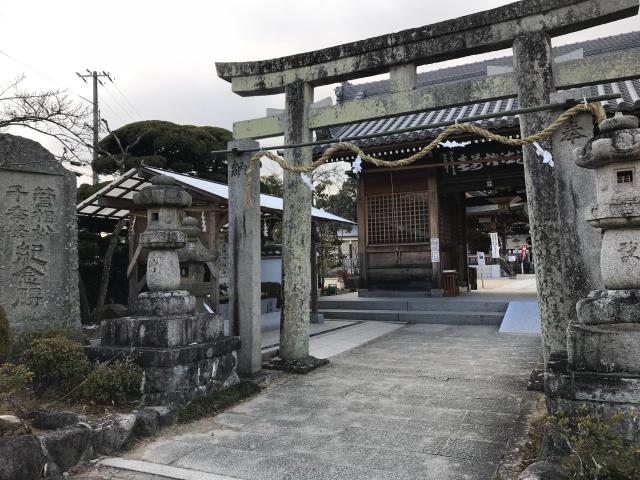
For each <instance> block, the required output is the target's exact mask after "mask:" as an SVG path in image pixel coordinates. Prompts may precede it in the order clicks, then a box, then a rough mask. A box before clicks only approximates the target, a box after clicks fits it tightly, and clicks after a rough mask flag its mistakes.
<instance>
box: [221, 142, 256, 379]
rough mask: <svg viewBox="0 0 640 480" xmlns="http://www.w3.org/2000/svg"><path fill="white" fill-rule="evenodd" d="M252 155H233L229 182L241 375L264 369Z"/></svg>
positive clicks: (233, 323) (232, 300)
mask: <svg viewBox="0 0 640 480" xmlns="http://www.w3.org/2000/svg"><path fill="white" fill-rule="evenodd" d="M257 147H259V144H258V142H256V141H255V140H234V141H231V142H229V143H228V145H227V148H228V149H229V150H233V149H238V150H246V149H250V148H257ZM251 155H252V154H251V153H238V154H236V153H231V154H229V157H228V164H229V168H228V171H229V173H228V178H229V333H230V334H231V335H234V336H239V337H240V351H239V352H238V367H237V370H238V373H241V374H248V375H250V374H252V373H255V372H257V371H259V370H260V369H261V368H262V357H261V350H260V348H261V344H260V327H261V325H260V169H259V168H256V169H255V170H254V171H253V172H252V174H251V178H250V180H249V181H250V182H251V197H250V201H247V174H246V171H247V168H248V166H249V160H250V159H251Z"/></svg>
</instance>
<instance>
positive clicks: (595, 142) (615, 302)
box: [545, 115, 640, 411]
mask: <svg viewBox="0 0 640 480" xmlns="http://www.w3.org/2000/svg"><path fill="white" fill-rule="evenodd" d="M599 132H600V133H599V135H597V136H596V137H595V138H593V139H592V140H591V141H590V142H588V143H587V144H586V145H585V146H584V147H582V148H578V149H576V151H575V156H576V162H577V164H578V165H579V166H581V167H584V168H590V169H594V170H595V173H596V181H597V197H596V204H595V205H592V206H591V208H590V211H589V212H588V215H587V221H588V222H589V223H590V224H591V225H592V226H594V227H597V228H600V229H601V230H602V249H601V255H600V269H601V271H602V279H603V281H604V285H605V289H603V290H595V291H592V292H591V293H590V294H589V295H588V297H587V298H584V299H582V300H580V301H579V302H578V305H577V312H578V316H577V320H576V321H572V322H571V323H570V324H569V327H568V329H567V351H568V357H567V359H566V363H565V362H564V361H563V359H556V360H555V362H552V364H553V366H554V369H555V372H550V373H549V374H548V377H547V379H546V380H545V384H546V385H545V386H546V389H547V393H548V395H549V399H550V406H551V408H552V410H557V409H560V410H564V409H570V408H571V405H572V403H571V402H574V401H577V402H586V403H587V404H589V405H591V406H596V407H598V406H600V407H605V406H606V408H608V409H613V410H621V411H625V410H626V409H627V408H628V407H630V406H633V405H635V406H636V407H637V406H638V405H640V184H639V178H638V176H639V174H640V129H639V128H638V118H637V117H633V116H624V115H616V116H615V117H613V118H610V119H607V120H605V121H603V122H601V123H600V125H599ZM567 402H569V403H567Z"/></svg>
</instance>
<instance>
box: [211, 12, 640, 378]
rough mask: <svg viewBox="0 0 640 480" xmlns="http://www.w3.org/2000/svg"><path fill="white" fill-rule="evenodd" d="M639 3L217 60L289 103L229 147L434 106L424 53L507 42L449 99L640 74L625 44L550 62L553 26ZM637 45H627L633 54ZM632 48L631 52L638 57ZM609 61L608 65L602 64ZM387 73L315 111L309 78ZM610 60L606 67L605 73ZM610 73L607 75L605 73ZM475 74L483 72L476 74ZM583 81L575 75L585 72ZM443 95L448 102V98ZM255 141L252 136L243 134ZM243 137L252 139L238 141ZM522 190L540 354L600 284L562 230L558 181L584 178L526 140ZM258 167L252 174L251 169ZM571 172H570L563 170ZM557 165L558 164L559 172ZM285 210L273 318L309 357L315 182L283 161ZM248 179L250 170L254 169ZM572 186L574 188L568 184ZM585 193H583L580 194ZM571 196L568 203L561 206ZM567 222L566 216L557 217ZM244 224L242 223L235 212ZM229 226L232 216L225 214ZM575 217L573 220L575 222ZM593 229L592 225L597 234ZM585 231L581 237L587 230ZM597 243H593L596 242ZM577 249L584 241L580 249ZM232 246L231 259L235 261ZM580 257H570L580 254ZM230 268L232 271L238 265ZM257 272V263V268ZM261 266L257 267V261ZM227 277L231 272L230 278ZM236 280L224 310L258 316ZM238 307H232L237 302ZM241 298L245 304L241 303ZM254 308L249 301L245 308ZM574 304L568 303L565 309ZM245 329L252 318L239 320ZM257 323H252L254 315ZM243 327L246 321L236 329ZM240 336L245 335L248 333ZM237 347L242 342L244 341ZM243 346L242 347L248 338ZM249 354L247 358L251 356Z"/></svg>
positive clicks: (594, 21)
mask: <svg viewBox="0 0 640 480" xmlns="http://www.w3.org/2000/svg"><path fill="white" fill-rule="evenodd" d="M637 13H638V0H606V1H605V0H523V1H520V2H515V3H511V4H508V5H505V6H502V7H498V8H495V9H492V10H487V11H483V12H479V13H475V14H472V15H468V16H465V17H460V18H456V19H452V20H447V21H445V22H440V23H436V24H432V25H427V26H423V27H419V28H415V29H410V30H405V31H402V32H398V33H394V34H389V35H383V36H380V37H375V38H371V39H367V40H362V41H358V42H352V43H348V44H343V45H339V46H336V47H331V48H326V49H322V50H317V51H313V52H308V53H302V54H298V55H291V56H287V57H281V58H276V59H271V60H264V61H256V62H239V63H217V64H216V66H217V70H218V76H220V77H221V78H223V79H225V80H227V81H229V82H230V83H231V85H232V90H233V91H234V92H235V93H237V94H238V95H241V96H250V95H272V94H277V93H282V92H284V93H285V113H284V114H283V116H282V117H280V118H277V117H274V118H271V119H268V120H267V119H260V120H258V121H255V120H254V121H250V122H253V123H250V122H240V123H238V124H236V126H235V127H234V138H235V139H236V141H234V142H231V143H230V145H229V146H230V148H233V147H236V148H237V147H238V145H239V144H240V142H238V140H240V139H242V138H253V139H255V138H263V137H265V136H271V135H273V136H275V135H278V134H280V133H284V136H285V143H300V142H306V141H308V140H309V139H310V138H311V132H312V130H313V129H314V128H319V127H320V126H330V125H338V124H344V123H350V122H356V121H361V120H363V119H365V118H382V117H385V116H393V115H402V114H405V113H414V112H417V111H424V110H430V109H435V108H440V107H442V106H443V105H444V104H445V103H446V102H451V96H450V95H449V93H448V92H445V91H442V90H441V89H440V90H439V88H440V87H429V88H423V89H416V67H417V66H418V65H422V64H429V63H435V62H439V61H443V60H448V59H453V58H461V57H464V56H467V55H472V54H477V53H483V52H489V51H495V50H499V49H502V48H506V47H509V46H511V47H512V48H513V51H514V73H513V74H505V75H497V76H495V78H489V79H483V80H480V81H475V83H474V81H469V82H466V83H461V84H460V86H459V88H458V91H457V92H456V95H457V98H456V99H455V100H453V103H454V104H464V103H473V102H479V101H486V100H489V99H493V98H501V97H502V98H504V97H506V96H512V95H513V94H515V93H517V95H518V100H519V104H520V106H522V107H527V106H533V105H537V104H543V103H549V101H550V97H551V96H552V95H553V94H554V91H555V89H556V88H557V87H558V86H562V87H565V86H568V85H572V81H573V80H572V75H574V74H575V75H576V76H577V77H578V80H576V82H577V83H578V82H584V83H592V84H594V83H598V82H602V81H607V80H613V79H614V78H615V79H625V78H631V77H633V76H636V77H637V76H640V71H638V68H637V67H636V65H637V64H638V63H637V61H634V60H633V59H631V61H632V62H633V63H631V62H630V61H629V60H630V59H629V58H627V57H625V56H622V55H621V56H618V57H616V58H612V59H611V62H610V64H605V65H603V64H602V62H601V63H600V64H598V65H596V63H597V61H595V60H594V61H592V62H581V63H580V64H579V65H576V66H577V67H578V68H577V69H574V70H573V71H571V70H570V69H569V68H568V67H567V66H555V65H553V59H552V56H551V43H550V37H553V36H558V35H564V34H567V33H571V32H575V31H578V30H582V29H584V28H588V27H592V26H595V25H600V24H603V23H607V22H611V21H615V20H618V19H622V18H625V17H630V16H633V15H636V14H637ZM630 55H632V56H633V55H635V54H630ZM635 60H637V58H636V59H635ZM609 67H610V68H609ZM386 72H389V73H390V84H391V89H392V91H391V93H390V94H389V95H387V96H384V97H381V98H378V99H366V100H365V101H361V102H359V103H355V104H352V105H351V106H349V105H343V106H335V107H327V108H324V109H319V110H318V111H315V112H314V111H311V109H310V105H311V103H312V102H313V88H314V87H315V86H318V85H325V84H331V83H336V82H339V81H344V80H350V79H355V78H361V77H365V76H368V75H372V74H377V73H386ZM607 72H611V73H607ZM612 77H613V78H612ZM482 82H483V83H482ZM584 83H583V84H584ZM449 104H450V103H449ZM552 116H553V113H552V112H535V113H529V114H526V115H523V116H522V118H521V122H520V125H521V132H522V135H523V136H524V135H527V134H530V133H533V132H535V131H538V130H540V129H541V127H544V126H546V125H547V124H549V123H550V122H551V120H552ZM250 143H251V144H252V145H255V142H250ZM552 144H553V147H554V148H555V149H556V150H557V151H556V152H554V155H556V156H557V155H558V153H559V152H560V151H562V152H564V151H565V150H566V149H565V146H564V145H560V144H557V142H556V141H555V140H553V141H551V140H549V141H547V142H546V144H544V145H543V146H544V148H546V149H548V150H552ZM243 145H244V146H249V144H248V143H246V141H244V143H243ZM246 157H247V155H246V154H245V155H244V157H243V156H242V155H234V154H231V155H230V158H229V165H230V166H229V172H230V173H229V175H230V182H229V183H230V190H231V189H232V184H235V185H237V183H238V182H246V175H245V173H244V169H243V165H246V161H247V160H248V158H246ZM523 157H524V164H525V181H526V185H527V197H528V200H529V208H530V212H531V231H532V241H533V243H534V258H535V263H536V265H537V273H538V275H537V279H538V289H539V295H540V313H541V320H542V330H543V352H544V354H545V359H546V358H548V356H549V354H550V353H552V352H555V351H561V350H563V349H565V350H566V340H565V330H566V324H567V321H568V318H567V317H568V316H571V315H573V314H574V312H575V307H574V306H575V303H576V301H577V299H578V298H580V296H582V295H583V293H584V292H585V291H587V292H588V290H590V289H591V288H593V287H595V286H597V285H594V283H597V281H598V280H597V279H595V278H591V277H589V278H583V279H581V280H583V281H581V282H580V285H578V286H576V285H571V282H574V283H575V279H571V280H569V279H570V278H571V276H572V275H575V274H576V272H584V271H587V270H589V269H590V267H589V265H588V262H589V261H590V260H588V257H589V255H588V254H587V253H585V252H586V250H587V249H591V248H592V247H591V246H589V245H578V247H577V249H578V251H576V249H575V248H574V251H573V255H574V256H577V257H578V258H579V259H582V260H578V261H576V260H574V259H573V260H571V261H568V260H567V259H566V257H567V255H566V253H565V252H564V249H565V243H566V241H567V240H566V238H567V235H568V233H567V232H571V231H575V226H573V227H571V225H567V224H566V222H567V220H566V219H571V218H575V216H576V215H577V213H576V211H577V208H578V206H577V205H571V206H565V203H564V202H563V199H564V197H563V195H565V193H563V192H562V191H559V185H560V187H561V188H562V187H567V186H569V188H582V190H580V192H573V193H575V195H574V198H578V200H579V203H581V204H586V203H587V202H586V201H585V200H588V198H587V197H589V195H591V192H589V189H588V188H586V186H588V185H590V184H589V179H585V180H584V182H582V185H581V186H579V187H578V186H575V185H574V183H572V182H571V181H567V178H574V179H575V178H578V177H576V175H579V174H576V172H574V171H573V170H572V169H571V168H570V167H563V169H558V171H556V170H553V169H550V168H549V167H548V166H546V165H543V164H542V162H540V161H539V160H538V159H537V157H536V154H535V151H534V149H533V148H532V147H525V148H523ZM285 158H286V160H288V161H289V162H290V163H292V164H294V165H306V164H309V163H311V148H309V147H303V148H295V149H290V150H286V151H285ZM254 175H259V173H258V172H254ZM567 175H568V176H570V177H566V176H567ZM561 176H563V177H562V178H561ZM284 178H285V191H284V218H283V247H284V248H283V275H284V293H283V295H284V308H283V324H282V329H281V350H280V354H281V357H282V358H283V360H285V361H292V362H295V361H301V360H304V359H305V358H307V357H308V354H309V350H308V338H309V330H308V323H309V315H308V312H309V298H310V281H309V258H308V252H309V245H310V242H311V229H310V222H309V218H310V216H309V211H310V209H311V193H310V191H309V189H308V188H307V186H306V185H305V184H304V183H303V180H302V179H301V178H300V175H296V174H292V173H290V172H285V177H284ZM252 182H254V183H255V182H256V179H255V178H254V179H252ZM570 193H571V192H570ZM233 197H234V195H233V194H230V214H231V213H232V212H231V210H232V209H235V210H237V211H238V212H241V213H238V215H243V216H244V220H243V222H245V221H252V222H253V221H255V219H254V220H250V219H251V218H254V217H255V218H257V217H256V216H255V215H252V212H251V208H252V207H251V206H245V205H244V198H240V196H238V197H236V201H235V203H234V202H233V201H232V198H233ZM583 202H584V203H583ZM563 208H569V209H570V211H569V212H567V211H562V209H563ZM563 222H564V223H563ZM237 225H240V224H237ZM231 228H234V224H231ZM571 228H573V230H571ZM259 231H260V229H259V228H250V229H245V231H244V235H246V234H250V235H255V234H256V232H258V233H257V234H259ZM232 238H235V239H236V244H234V245H231V247H230V248H231V249H232V250H234V249H235V250H234V251H236V253H238V252H240V251H242V249H245V251H246V249H247V248H248V245H250V244H255V243H252V242H253V240H252V239H249V238H245V237H244V236H243V233H242V232H240V231H238V232H236V236H235V237H234V234H232ZM594 238H595V237H594ZM587 243H588V242H587ZM595 247H597V248H599V244H598V245H596V246H595ZM581 249H583V250H581ZM230 258H231V259H232V260H231V278H232V279H233V278H234V275H236V278H238V275H240V273H241V272H256V271H259V270H258V269H257V268H255V266H249V267H250V268H249V267H248V266H247V265H244V263H243V262H245V263H246V262H256V261H259V257H258V258H257V260H256V256H255V255H254V256H250V255H247V256H243V255H235V254H233V253H232V255H230ZM234 258H235V259H236V260H235V261H236V263H235V264H234ZM576 262H577V264H576ZM433 270H434V281H435V282H436V284H437V281H438V280H439V269H438V268H436V265H434V268H433ZM234 272H235V273H234ZM253 275H255V273H253ZM258 275H259V273H258ZM232 283H233V281H232ZM235 285H236V286H237V288H236V290H235V291H234V290H233V289H232V290H231V292H230V296H231V299H230V301H231V303H232V313H231V315H232V318H231V322H232V324H235V325H240V329H239V330H240V332H242V331H243V328H242V325H248V324H251V325H255V324H256V322H259V321H260V319H259V315H257V318H256V314H255V309H254V308H253V307H251V308H249V307H248V306H249V305H254V306H255V298H254V297H257V298H258V299H259V297H260V291H259V288H258V289H257V290H255V289H254V286H255V285H256V280H255V279H254V278H243V279H242V281H241V282H236V283H235ZM234 298H235V304H236V309H235V311H234V309H233V304H234ZM245 307H246V308H245ZM252 312H253V313H252ZM572 312H573V313H572ZM245 329H246V331H247V332H250V331H253V332H255V328H253V329H251V328H249V327H248V326H246V327H245ZM258 329H259V327H258ZM241 336H242V333H241ZM245 341H246V342H247V343H245ZM242 342H243V345H250V347H247V348H253V349H255V348H258V349H259V345H260V342H259V341H258V342H255V338H252V339H242ZM242 348H243V349H245V347H244V346H243V347H242ZM245 350H246V349H245ZM258 357H259V355H255V352H254V354H253V355H251V354H249V352H246V351H245V352H244V353H243V352H242V351H241V354H240V359H239V365H238V370H239V371H240V372H242V373H252V372H254V371H256V370H259V369H260V365H259V363H258V360H256V359H257V358H258ZM251 359H253V360H251Z"/></svg>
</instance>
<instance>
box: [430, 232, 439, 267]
mask: <svg viewBox="0 0 640 480" xmlns="http://www.w3.org/2000/svg"><path fill="white" fill-rule="evenodd" d="M439 262H440V239H439V238H437V237H436V238H432V239H431V263H439Z"/></svg>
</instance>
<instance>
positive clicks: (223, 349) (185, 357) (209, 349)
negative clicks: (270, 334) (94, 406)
mask: <svg viewBox="0 0 640 480" xmlns="http://www.w3.org/2000/svg"><path fill="white" fill-rule="evenodd" d="M239 347H240V339H239V338H238V337H222V338H219V339H217V340H215V341H213V342H207V343H199V344H196V345H187V346H182V347H172V348H153V347H137V348H134V349H131V348H130V347H124V346H114V345H92V346H89V347H87V354H88V355H89V357H90V358H92V359H93V360H99V361H103V362H104V361H107V360H109V359H111V358H114V357H115V356H116V355H118V354H120V355H123V356H129V357H131V358H132V359H133V360H134V361H135V362H136V363H138V364H139V365H140V366H142V367H143V368H144V367H145V366H153V367H170V366H173V365H177V364H188V363H192V362H197V361H199V360H201V359H203V358H212V357H217V356H222V355H225V354H227V353H231V352H233V351H235V350H237V349H238V348H239Z"/></svg>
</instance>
